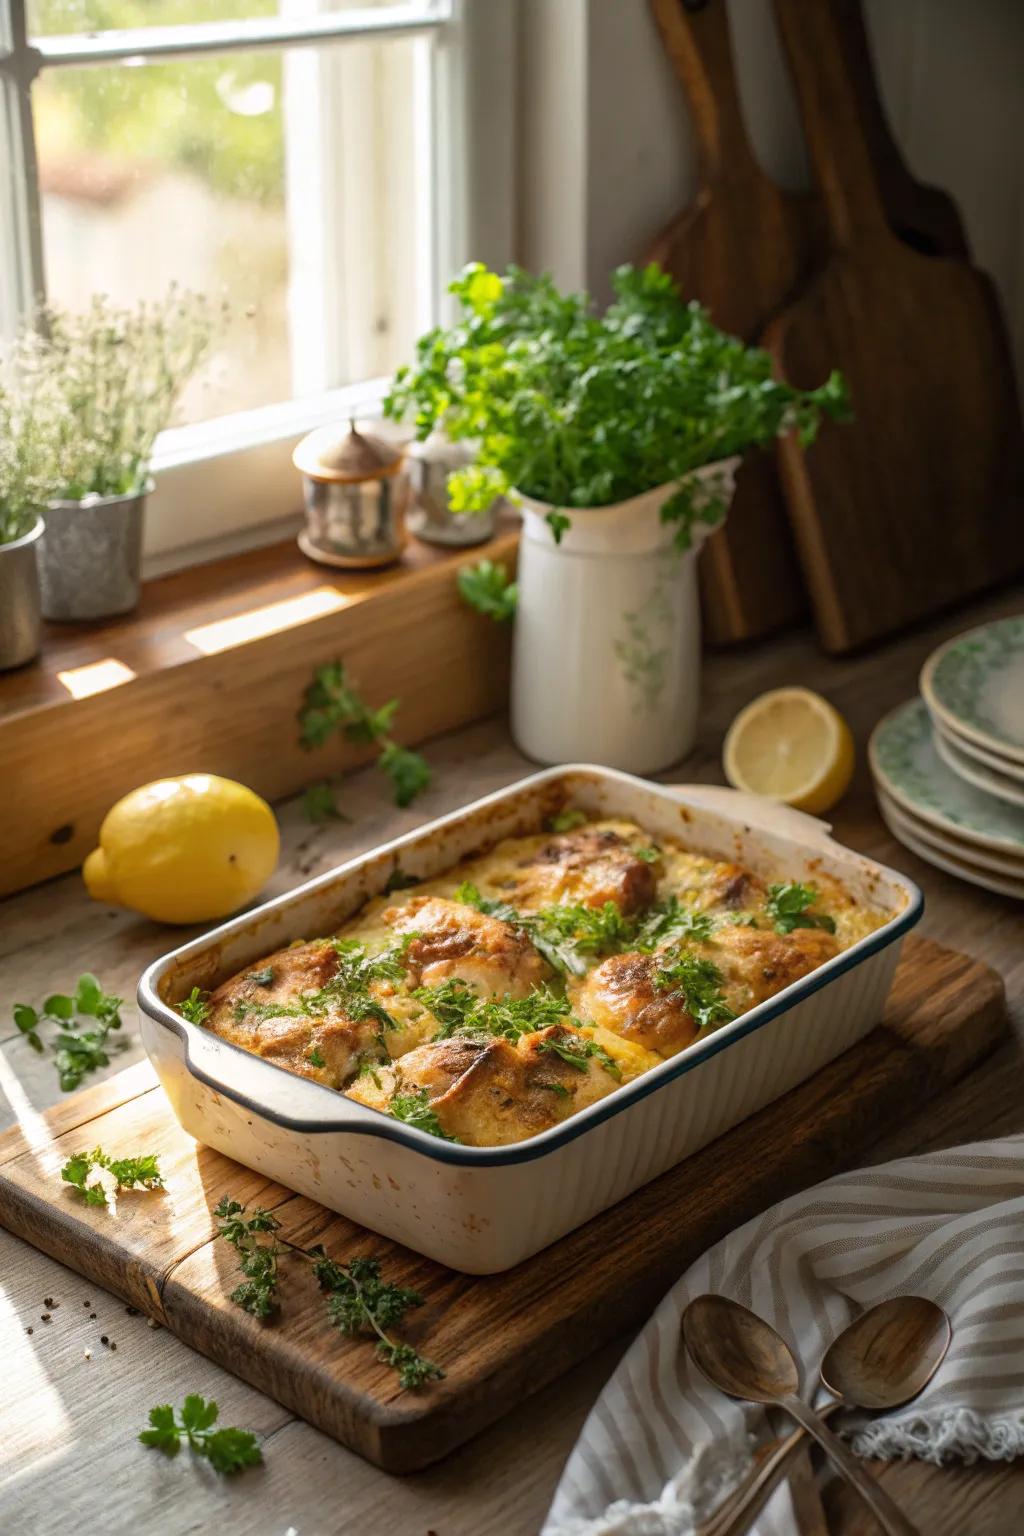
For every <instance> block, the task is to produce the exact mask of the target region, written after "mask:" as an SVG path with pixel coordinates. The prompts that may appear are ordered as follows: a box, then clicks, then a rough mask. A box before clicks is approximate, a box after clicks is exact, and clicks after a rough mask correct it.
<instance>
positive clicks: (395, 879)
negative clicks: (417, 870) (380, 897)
mask: <svg viewBox="0 0 1024 1536" xmlns="http://www.w3.org/2000/svg"><path fill="white" fill-rule="evenodd" d="M419 883H420V882H419V877H418V876H417V875H407V874H406V872H405V870H404V869H403V868H402V867H401V865H396V866H395V868H394V869H393V870H392V871H391V873H390V875H388V877H387V879H386V880H385V882H384V890H383V894H384V895H385V896H392V895H393V894H394V892H395V891H407V890H408V889H409V887H410V886H411V885H419Z"/></svg>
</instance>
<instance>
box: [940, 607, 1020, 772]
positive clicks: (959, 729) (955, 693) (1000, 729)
mask: <svg viewBox="0 0 1024 1536" xmlns="http://www.w3.org/2000/svg"><path fill="white" fill-rule="evenodd" d="M921 693H922V695H923V697H924V699H925V701H926V702H927V704H928V707H929V709H931V710H932V712H933V713H934V714H936V715H938V716H939V718H940V719H941V720H942V721H943V722H944V723H945V724H946V725H947V726H948V727H949V729H950V730H951V731H954V732H956V733H957V734H959V735H963V736H966V737H968V738H969V739H970V740H971V741H974V742H977V744H978V745H979V746H982V747H987V748H988V750H989V751H990V752H995V753H997V754H998V756H1000V757H1009V758H1011V759H1012V760H1013V761H1014V762H1017V763H1024V614H1018V615H1016V617H1014V618H1011V619H998V620H997V621H996V622H995V623H994V624H985V625H983V626H982V628H981V629H972V630H970V631H969V632H968V633H967V634H966V635H957V637H956V639H955V640H950V641H948V643H947V644H946V645H943V646H941V647H940V648H939V649H938V650H937V651H936V652H935V653H934V655H932V656H929V658H928V660H927V661H926V662H925V665H924V671H923V672H922V673H921Z"/></svg>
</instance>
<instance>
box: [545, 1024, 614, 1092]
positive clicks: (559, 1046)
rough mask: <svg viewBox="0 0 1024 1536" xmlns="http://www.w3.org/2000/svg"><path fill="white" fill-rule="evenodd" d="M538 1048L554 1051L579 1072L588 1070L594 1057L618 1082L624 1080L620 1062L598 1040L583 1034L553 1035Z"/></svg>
mask: <svg viewBox="0 0 1024 1536" xmlns="http://www.w3.org/2000/svg"><path fill="white" fill-rule="evenodd" d="M537 1049H538V1050H539V1051H551V1052H553V1053H554V1055H556V1056H560V1057H561V1058H562V1060H563V1061H565V1062H568V1064H569V1066H570V1067H575V1068H576V1070H577V1071H578V1072H585V1071H586V1070H587V1062H588V1060H590V1058H591V1057H592V1058H593V1059H594V1060H595V1061H597V1062H600V1064H601V1066H602V1067H604V1069H605V1071H606V1072H608V1073H610V1074H611V1076H612V1077H614V1078H615V1080H616V1082H621V1081H622V1071H621V1069H620V1067H619V1064H618V1062H617V1061H616V1060H615V1058H614V1057H613V1056H610V1055H609V1054H608V1052H607V1051H606V1050H605V1048H604V1046H603V1045H598V1043H597V1041H596V1040H587V1039H584V1038H583V1036H582V1035H566V1036H565V1037H564V1038H563V1039H561V1040H556V1039H555V1038H554V1037H552V1038H551V1039H550V1040H542V1041H541V1043H540V1045H539V1046H538V1047H537Z"/></svg>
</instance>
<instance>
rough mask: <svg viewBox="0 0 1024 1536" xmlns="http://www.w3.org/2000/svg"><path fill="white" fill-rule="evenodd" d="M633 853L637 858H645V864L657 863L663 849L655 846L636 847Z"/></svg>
mask: <svg viewBox="0 0 1024 1536" xmlns="http://www.w3.org/2000/svg"><path fill="white" fill-rule="evenodd" d="M633 855H634V857H635V858H638V859H643V861H644V863H645V864H657V862H658V860H659V859H660V858H661V849H660V848H654V847H651V848H634V849H633Z"/></svg>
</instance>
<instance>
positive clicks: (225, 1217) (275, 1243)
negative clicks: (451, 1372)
mask: <svg viewBox="0 0 1024 1536" xmlns="http://www.w3.org/2000/svg"><path fill="white" fill-rule="evenodd" d="M214 1215H215V1216H216V1217H217V1220H218V1222H219V1223H220V1225H219V1227H218V1232H217V1235H218V1236H219V1237H222V1238H224V1239H225V1241H226V1242H228V1243H230V1244H231V1246H232V1247H233V1248H234V1250H235V1252H236V1253H237V1254H238V1255H239V1263H240V1267H241V1269H242V1273H243V1274H244V1275H245V1276H246V1280H245V1281H244V1282H243V1284H241V1285H239V1286H237V1287H236V1288H235V1290H234V1291H232V1293H231V1300H232V1301H233V1302H235V1304H236V1305H237V1306H240V1307H242V1308H243V1310H245V1311H246V1312H251V1313H252V1314H253V1316H255V1317H259V1318H267V1317H270V1316H271V1315H272V1314H273V1313H274V1312H276V1311H277V1309H278V1306H279V1301H278V1294H277V1292H278V1285H279V1282H280V1271H279V1261H280V1259H281V1258H282V1257H283V1256H284V1255H285V1253H286V1252H287V1253H290V1254H292V1255H293V1256H294V1257H295V1258H296V1259H299V1260H304V1261H305V1262H306V1263H308V1264H309V1265H310V1266H311V1267H312V1270H313V1274H314V1276H315V1277H316V1281H317V1284H318V1285H319V1286H320V1289H321V1290H322V1291H324V1292H326V1293H327V1318H328V1321H329V1322H330V1323H331V1324H332V1325H333V1326H334V1327H335V1328H337V1329H338V1330H339V1331H340V1332H341V1333H343V1334H345V1335H346V1337H348V1338H357V1337H360V1336H363V1335H366V1334H371V1335H376V1338H377V1354H378V1356H379V1358H380V1359H381V1360H383V1361H384V1362H385V1363H386V1364H387V1365H390V1366H392V1367H393V1369H394V1370H395V1371H396V1372H397V1373H398V1382H399V1386H400V1387H402V1388H403V1389H405V1390H411V1391H415V1390H416V1389H417V1388H418V1387H422V1386H425V1385H426V1383H427V1382H428V1381H439V1380H440V1379H441V1378H442V1377H443V1376H444V1372H443V1371H442V1370H441V1368H440V1366H437V1365H435V1364H434V1363H433V1361H431V1360H427V1359H425V1358H424V1357H423V1356H422V1355H421V1354H419V1352H418V1351H417V1350H415V1349H413V1347H412V1345H411V1344H406V1343H403V1342H402V1341H400V1340H396V1339H393V1338H392V1337H391V1335H390V1330H391V1329H392V1328H394V1327H396V1326H397V1325H398V1324H399V1323H401V1322H402V1320H403V1319H404V1317H405V1315H406V1313H407V1312H408V1311H409V1310H410V1309H411V1308H413V1307H419V1306H422V1304H423V1297H422V1296H421V1295H420V1294H419V1293H418V1292H417V1291H410V1290H405V1289H403V1288H402V1287H401V1286H397V1285H390V1284H388V1283H387V1282H385V1281H384V1280H382V1279H381V1275H380V1263H379V1262H378V1260H376V1259H369V1258H361V1257H360V1258H354V1259H350V1260H349V1261H348V1262H347V1263H344V1264H341V1263H338V1262H336V1261H335V1260H334V1259H331V1258H329V1257H328V1255H327V1254H326V1253H325V1251H324V1248H323V1245H322V1244H321V1243H317V1244H316V1245H315V1246H314V1247H312V1248H303V1247H301V1246H300V1245H299V1244H297V1243H293V1242H290V1241H289V1239H288V1238H285V1237H280V1236H278V1234H279V1233H280V1230H281V1223H280V1222H279V1221H278V1219H277V1217H276V1216H274V1215H273V1214H272V1213H271V1212H270V1211H268V1210H265V1209H263V1208H262V1207H256V1208H255V1209H254V1210H253V1211H252V1212H247V1211H246V1208H245V1206H243V1205H241V1204H240V1203H239V1201H237V1200H232V1199H231V1198H230V1196H225V1197H224V1199H222V1200H221V1201H220V1203H219V1205H218V1206H217V1208H216V1210H215V1211H214Z"/></svg>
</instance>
